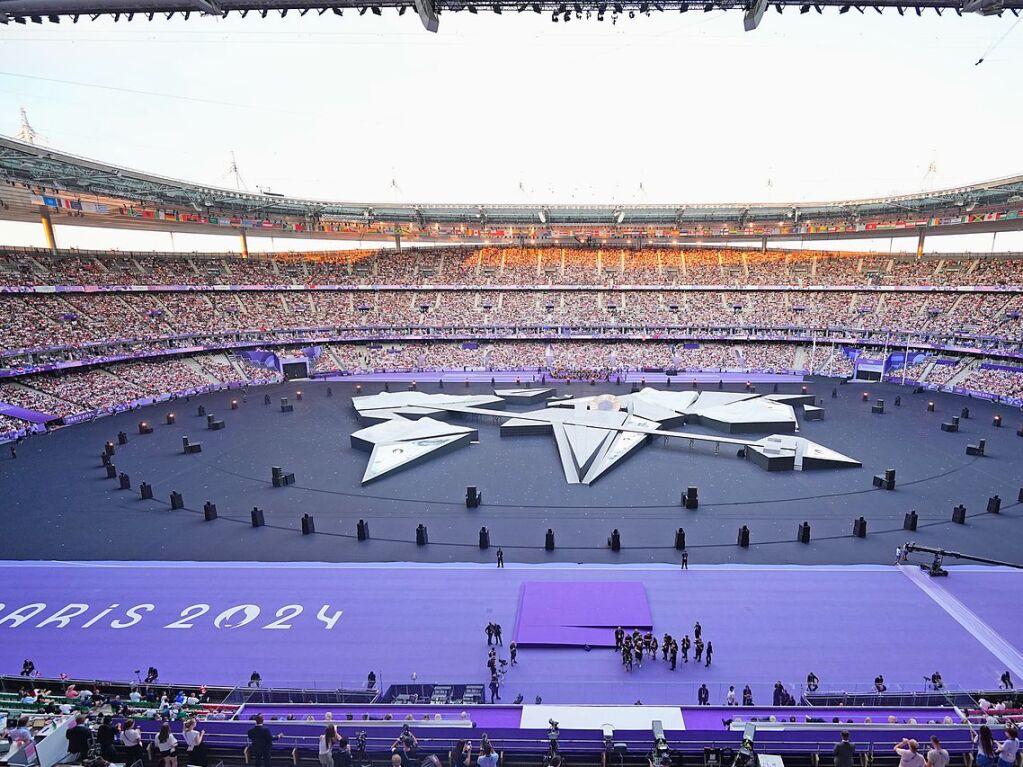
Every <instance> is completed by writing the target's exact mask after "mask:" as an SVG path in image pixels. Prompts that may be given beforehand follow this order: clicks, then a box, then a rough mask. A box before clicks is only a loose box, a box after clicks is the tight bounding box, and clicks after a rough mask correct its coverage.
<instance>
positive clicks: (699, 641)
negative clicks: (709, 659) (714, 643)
mask: <svg viewBox="0 0 1023 767" xmlns="http://www.w3.org/2000/svg"><path fill="white" fill-rule="evenodd" d="M695 649H696V654H695V658H696V662H697V663H699V662H700V661H701V660H703V640H702V639H700V637H696V645H695Z"/></svg>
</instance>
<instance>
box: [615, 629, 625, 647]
mask: <svg viewBox="0 0 1023 767" xmlns="http://www.w3.org/2000/svg"><path fill="white" fill-rule="evenodd" d="M624 646H625V629H623V628H622V627H621V626H619V627H618V628H616V629H615V649H616V650H621V649H622V647H624Z"/></svg>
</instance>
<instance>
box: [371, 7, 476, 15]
mask: <svg viewBox="0 0 1023 767" xmlns="http://www.w3.org/2000/svg"><path fill="white" fill-rule="evenodd" d="M473 13H476V11H473ZM373 15H374V16H379V15H380V9H379V8H377V7H376V6H375V5H374V6H373Z"/></svg>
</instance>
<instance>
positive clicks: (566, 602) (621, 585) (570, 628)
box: [515, 581, 653, 648]
mask: <svg viewBox="0 0 1023 767" xmlns="http://www.w3.org/2000/svg"><path fill="white" fill-rule="evenodd" d="M652 625H653V621H652V619H651V617H650V605H649V604H648V602H647V598H646V589H645V588H644V587H643V584H642V583H636V582H635V581H632V582H629V581H576V582H565V581H526V582H525V583H523V584H522V592H521V597H520V600H519V612H518V618H517V620H516V623H515V641H516V643H518V645H519V646H520V647H523V648H525V647H554V646H560V647H586V646H590V647H614V643H615V640H614V630H615V628H616V627H618V626H624V627H626V628H629V629H633V628H639V629H648V628H650V627H651V626H652Z"/></svg>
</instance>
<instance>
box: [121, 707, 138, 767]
mask: <svg viewBox="0 0 1023 767" xmlns="http://www.w3.org/2000/svg"><path fill="white" fill-rule="evenodd" d="M120 730H121V745H123V746H124V748H125V757H124V762H125V764H126V765H128V767H131V765H133V764H135V762H141V761H142V760H143V756H144V754H143V750H142V730H140V729H139V728H138V727H136V726H135V720H134V719H125V720H124V724H122V725H120Z"/></svg>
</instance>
